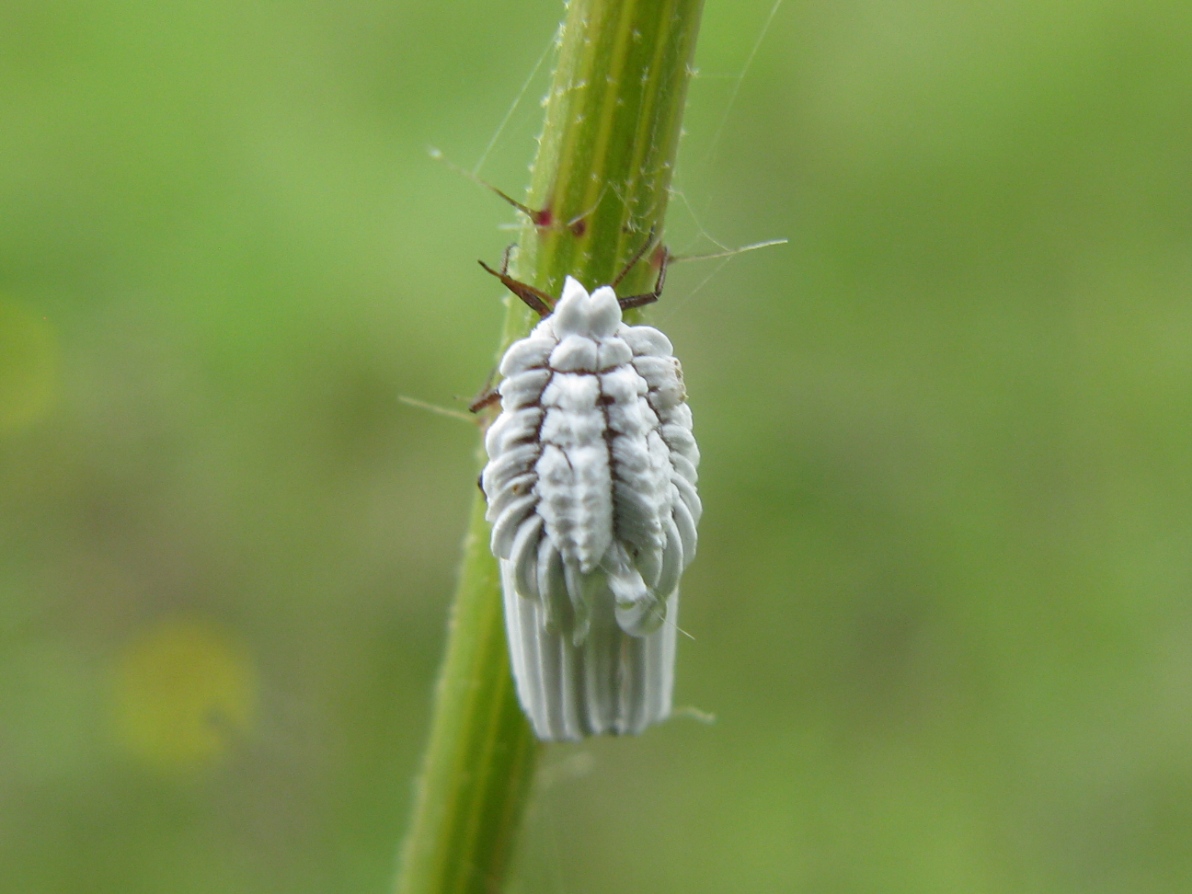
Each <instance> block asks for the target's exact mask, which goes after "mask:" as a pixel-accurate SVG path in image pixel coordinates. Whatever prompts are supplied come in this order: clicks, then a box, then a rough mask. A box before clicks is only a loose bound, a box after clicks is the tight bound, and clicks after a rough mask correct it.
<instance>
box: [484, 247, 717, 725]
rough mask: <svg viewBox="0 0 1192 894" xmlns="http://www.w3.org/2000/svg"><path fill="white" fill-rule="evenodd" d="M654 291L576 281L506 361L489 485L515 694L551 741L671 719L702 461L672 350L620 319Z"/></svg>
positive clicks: (655, 334)
mask: <svg viewBox="0 0 1192 894" xmlns="http://www.w3.org/2000/svg"><path fill="white" fill-rule="evenodd" d="M664 269H665V268H664ZM492 272H494V273H495V271H492ZM497 275H498V276H500V278H501V279H502V281H503V282H505V283H506V285H509V286H510V287H511V288H514V287H515V286H516V287H520V291H519V290H518V289H517V288H515V289H514V290H515V291H516V292H517V293H518V294H519V296H521V297H523V299H525V296H524V295H522V291H533V292H535V294H537V295H538V300H539V302H540V303H541V299H542V298H544V297H547V296H543V295H541V293H536V290H530V289H529V287H528V286H524V284H521V283H517V282H516V281H514V280H511V279H510V278H509V277H506V276H504V275H503V274H497ZM660 289H661V276H660V277H659V285H658V287H657V288H656V289H655V292H654V293H653V294H652V295H650V296H637V297H636V299H635V298H627V299H622V300H621V301H620V302H618V299H617V296H616V294H615V292H614V290H613V288H612V287H611V286H604V287H602V288H598V289H596V290H595V291H594V292H592V293H590V294H589V293H588V291H587V290H586V289H585V288H584V287H583V286H582V285H581V284H580V283H579V282H577V281H576V280H574V279H572V278H571V277H568V278H567V281H566V284H565V285H564V286H563V295H562V297H561V298H560V299H559V301H558V303H557V304H556V305H555V306H554V308H553V311H550V310H549V309H548V308H546V307H545V306H544V307H543V308H542V309H541V310H540V312H542V310H547V311H548V315H545V316H544V319H543V320H542V322H540V323H539V324H538V326H537V327H536V328H535V329H534V331H533V332H531V333H530V335H529V336H528V337H526V338H524V339H522V340H520V341H518V342H515V343H514V344H513V345H512V346H511V347H510V348H509V350H508V351H507V352H506V353H505V356H504V358H503V359H502V361H501V365H500V372H501V375H502V376H503V377H504V380H503V381H502V383H501V386H500V388H499V393H500V397H501V405H502V410H501V414H500V416H499V417H498V418H497V420H496V421H495V422H494V423H493V425H492V426H491V427H490V428H489V430H488V433H487V436H486V438H485V447H486V449H487V451H488V457H489V460H488V464H487V466H485V469H484V473H483V475H482V477H481V484H482V487H483V489H484V492H485V495H486V496H487V498H488V519H489V521H491V522H492V523H493V531H492V549H493V553H494V554H495V555H496V557H497V558H498V559H499V560H500V566H501V582H502V588H503V590H504V600H505V618H506V627H507V631H508V634H509V651H510V656H511V659H512V664H513V674H514V678H515V680H516V683H517V692H518V696H519V699H520V700H521V704H522V707H523V708H524V709H525V711H526V714H527V715H528V716H529V718H530V721H531V723H532V724H533V726H534V731H535V733H536V734H537V736H538V737H539V738H540V739H543V740H547V741H557V740H569V739H578V738H581V737H583V736H589V735H596V734H600V733H613V734H624V733H637V732H640V731H641V730H642V729H644V728H645V727H646V726H647V725H649V724H651V723H655V722H658V721H660V720H663V719H664V718H666V717H667V715H668V714H669V713H670V710H671V690H672V688H673V682H674V659H675V630H676V627H675V617H676V611H677V608H678V583H679V576H680V575H681V574H682V572H683V570H684V569H685V568H686V567H687V565H688V563H690V562H691V560H692V558H693V557H694V555H695V545H696V524H697V523H698V522H699V517H700V512H701V507H700V501H699V497H698V496H697V494H696V490H695V483H696V466H697V465H698V463H699V451H698V449H697V448H696V445H695V440H694V439H693V437H692V434H691V410H690V409H689V408H688V406H687V403H686V392H685V390H684V387H683V376H682V370H681V368H680V366H679V361H678V360H676V359H675V357H674V356H673V354H672V348H671V343H670V341H669V340H668V339H667V337H666V336H665V335H663V334H662V333H661V332H659V331H658V330H657V329H653V328H651V327H649V326H630V325H627V324H625V323H623V322H622V320H621V310H622V307H623V306H633V305H634V304H640V303H645V301H644V300H637V299H645V300H653V299H654V298H656V297H657V294H658V292H659V291H660ZM527 303H529V301H527ZM531 306H533V305H531Z"/></svg>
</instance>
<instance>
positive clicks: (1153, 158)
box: [0, 0, 1192, 894]
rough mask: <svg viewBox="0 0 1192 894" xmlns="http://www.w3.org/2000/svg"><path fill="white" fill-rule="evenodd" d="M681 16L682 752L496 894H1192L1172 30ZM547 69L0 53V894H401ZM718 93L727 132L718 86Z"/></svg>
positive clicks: (249, 38) (548, 784) (142, 32)
mask: <svg viewBox="0 0 1192 894" xmlns="http://www.w3.org/2000/svg"><path fill="white" fill-rule="evenodd" d="M769 10H770V0H742V2H735V3H729V2H725V0H708V5H707V9H706V13H705V20H704V27H703V33H702V37H701V43H700V47H699V52H698V64H699V68H700V76H699V77H698V78H697V79H696V81H695V82H694V83H693V86H692V90H691V95H690V102H689V113H688V119H687V130H688V134H687V136H686V138H685V142H684V144H683V146H682V149H681V152H680V164H679V173H678V179H677V181H676V186H677V188H678V189H679V190H681V191H682V196H683V199H676V201H675V202H674V204H673V205H672V213H671V216H670V223H669V230H668V239H669V241H670V243H671V245H672V247H673V248H674V249H675V250H677V251H679V252H683V251H688V252H691V251H699V250H708V249H710V248H712V247H713V243H712V242H711V241H710V237H715V239H717V240H719V241H721V242H723V243H725V244H730V245H740V244H743V243H747V242H751V241H755V240H761V239H767V238H773V237H780V236H786V237H789V238H790V240H791V243H790V245H789V246H786V247H783V248H774V249H767V250H765V251H762V252H757V253H754V254H749V255H744V256H739V257H737V258H734V259H732V260H731V261H730V262H729V263H727V264H723V265H722V264H721V263H720V262H716V261H706V262H701V263H690V264H683V265H679V266H676V268H675V269H674V271H673V273H672V276H671V278H670V280H669V282H668V284H667V285H668V288H667V294H666V295H665V296H664V299H663V302H662V303H661V304H660V305H659V306H658V307H657V309H656V310H652V311H651V314H650V317H649V319H650V321H651V322H655V323H657V324H658V325H660V326H663V327H664V328H666V329H667V331H668V333H669V334H670V335H671V337H672V340H673V341H674V343H675V345H676V348H677V351H678V352H679V354H680V356H681V357H682V359H683V362H684V367H685V370H686V373H687V378H688V382H689V388H690V393H691V401H692V405H693V408H694V411H695V416H696V425H697V433H698V434H699V436H700V439H701V445H702V448H703V456H704V459H703V465H702V467H701V476H702V480H701V487H702V493H703V496H704V500H705V507H706V512H705V516H704V521H703V524H702V530H701V541H700V556H699V559H698V561H697V562H696V563H695V564H694V565H693V566H692V568H691V569H690V570H689V572H688V574H687V576H686V578H685V583H684V601H683V608H682V614H681V623H682V625H683V627H684V628H685V629H686V630H687V631H689V632H690V633H691V635H692V636H693V637H694V641H690V640H685V641H684V642H683V644H682V646H681V652H680V657H679V677H678V692H677V699H678V701H679V703H680V704H684V705H691V706H693V707H696V708H698V709H700V710H703V711H707V712H711V713H714V714H715V715H716V718H717V719H716V722H715V723H714V724H713V725H703V724H700V723H698V722H696V721H694V720H691V719H686V718H682V717H681V718H678V719H675V720H673V721H672V722H670V723H668V724H666V725H665V726H663V727H661V728H658V729H654V730H651V731H650V732H649V733H648V734H647V735H645V736H643V737H641V738H640V739H634V740H623V741H615V740H601V741H592V742H586V743H583V744H579V745H575V746H566V747H553V748H551V749H549V750H548V751H547V752H546V754H545V757H544V760H543V762H542V768H541V772H540V778H539V781H538V787H537V791H536V794H535V795H534V798H533V802H532V804H531V806H530V813H529V819H528V821H527V825H526V830H525V834H524V837H523V841H522V845H523V846H522V849H521V856H520V859H519V862H518V866H517V869H516V872H515V879H514V883H513V886H512V889H513V890H514V891H520V892H546V894H583V892H608V891H629V892H646V891H684V892H696V891H700V892H704V891H706V892H725V891H791V892H803V891H807V892H823V894H838V892H839V894H846V892H883V894H886V892H915V894H919V892H941V894H943V892H948V894H955V892H977V894H982V892H1013V894H1023V892H1073V894H1097V892H1130V894H1148V892H1185V891H1188V890H1192V599H1190V596H1192V428H1190V422H1189V419H1190V414H1192V6H1189V5H1188V4H1187V3H1177V2H1162V0H1155V2H1142V3H1138V2H1135V3H1131V2H1126V0H1116V2H1115V0H1101V2H1096V0H1077V2H1073V0H1042V2H1039V0H1034V2H1021V0H1010V2H1002V3H978V2H972V0H970V2H962V3H942V2H926V3H898V2H895V3H879V2H872V0H869V2H843V3H841V2H818V3H816V2H799V0H788V2H787V3H786V4H785V5H784V6H783V7H782V8H781V9H780V10H779V12H778V14H777V16H776V17H775V18H774V21H773V25H772V27H771V28H770V30H769V32H768V33H767V34H766V36H765V39H764V40H763V41H762V42H761V45H760V49H759V50H758V52H757V55H756V57H755V58H754V60H753V64H752V65H751V66H750V67H749V68H748V71H747V72H744V69H745V64H746V60H747V59H748V58H749V57H750V53H751V50H752V48H753V47H754V44H755V42H757V40H758V38H759V36H761V33H762V29H763V25H764V23H765V21H766V17H767V15H768V13H769ZM561 14H562V9H561V4H559V3H558V2H557V0H532V2H527V3H523V4H517V5H511V6H509V7H501V8H498V7H496V6H492V5H490V4H480V3H459V2H444V3H381V2H352V0H346V2H327V0H324V2H288V3H276V2H274V3H268V2H251V0H250V2H236V3H232V2H226V0H215V2H205V3H196V2H183V3H173V4H162V3H151V2H147V0H104V2H100V0H92V2H85V0H63V2H53V3H45V2H34V0H6V2H5V3H3V5H0V891H2V892H4V894H9V892H12V894H59V892H62V894H76V892H77V894H84V892H86V894H90V892H109V891H110V892H117V891H119V892H122V894H136V892H162V891H168V892H171V894H188V892H203V894H207V892H232V894H238V892H245V894H248V892H286V894H301V892H312V894H313V892H320V894H322V892H329V891H335V892H361V894H364V892H370V894H373V892H384V891H386V890H387V887H388V885H389V882H390V878H391V875H392V869H393V865H394V862H395V854H396V850H397V844H398V841H399V839H400V836H401V834H402V832H403V830H404V826H405V820H406V813H407V809H408V807H409V802H410V797H411V791H412V779H413V775H414V773H415V770H416V767H417V762H418V757H419V754H420V750H421V748H422V745H423V743H424V739H425V736H426V733H427V725H428V719H429V710H430V698H431V687H432V682H433V678H434V673H435V670H436V667H437V664H438V661H439V656H440V652H441V649H442V646H443V638H444V630H445V620H446V610H447V606H448V600H449V597H450V593H451V590H452V586H453V574H454V568H455V564H456V560H457V557H458V553H459V541H460V538H461V536H462V532H463V529H464V525H465V519H466V514H467V507H468V505H469V501H470V500H471V499H472V498H473V495H474V493H475V488H476V485H475V473H476V460H475V450H476V446H477V435H476V432H475V431H474V430H473V429H471V428H469V427H468V425H466V424H463V423H460V422H457V421H454V420H452V419H446V418H442V417H439V416H434V415H431V414H429V413H427V412H424V411H421V410H417V409H414V408H411V407H409V406H407V405H404V404H402V403H400V402H399V400H398V396H399V395H405V396H409V397H413V398H417V399H421V400H425V401H429V402H432V403H436V404H441V405H446V406H454V407H456V408H459V407H460V406H461V402H460V401H459V400H458V399H457V398H458V397H459V396H464V397H467V396H471V395H472V394H474V393H475V392H476V391H477V390H478V389H479V387H480V386H481V384H482V383H483V381H484V379H485V376H486V375H487V374H488V372H489V370H490V368H491V366H492V363H493V351H494V348H495V345H496V339H497V332H498V328H499V325H500V319H501V316H502V307H501V302H500V300H499V295H500V291H499V289H494V287H493V283H492V282H491V280H490V278H488V277H486V276H485V275H484V274H483V273H482V272H481V271H480V270H479V269H478V268H477V266H476V263H475V261H476V259H477V258H481V257H482V258H486V259H488V260H490V261H494V260H495V259H497V258H499V256H500V252H501V250H502V248H503V247H504V245H505V243H506V242H507V241H509V240H510V239H511V238H512V237H511V234H510V233H509V232H508V231H504V230H502V229H500V226H499V225H501V224H507V223H509V222H511V221H512V220H513V216H512V214H511V213H510V211H509V209H508V208H507V207H505V206H503V205H502V204H501V203H500V201H499V200H497V199H495V198H494V197H493V196H491V195H490V194H488V193H486V192H484V191H483V190H480V189H478V188H477V187H476V186H475V185H474V184H471V183H469V182H467V181H466V180H464V179H463V178H460V177H458V176H456V175H455V174H453V173H451V172H450V171H449V170H448V169H447V168H445V167H443V166H441V165H436V164H435V163H433V162H431V161H430V160H428V157H427V152H426V148H427V146H428V145H432V144H433V145H435V146H438V147H440V148H442V149H443V151H444V152H445V153H446V154H447V155H448V156H449V157H451V158H453V159H454V160H456V161H457V162H459V163H460V164H461V165H464V166H466V167H471V166H472V165H473V164H475V163H476V162H477V161H478V160H479V159H481V158H482V157H484V164H483V165H482V167H481V170H480V173H481V174H482V175H483V176H485V177H487V178H488V179H490V180H491V181H493V182H494V183H496V184H497V185H499V186H501V187H503V188H505V189H507V190H508V191H510V192H513V193H515V194H519V193H520V190H521V188H522V186H523V184H524V183H525V181H526V174H525V165H526V164H527V163H528V162H529V161H530V159H531V157H532V154H533V136H534V134H535V133H536V132H537V129H538V127H539V123H540V115H541V111H540V109H539V108H538V104H537V99H538V97H539V96H541V94H542V92H543V90H544V89H545V84H546V74H547V68H548V67H549V66H543V68H542V69H541V71H540V72H539V73H538V75H537V77H536V78H535V79H533V80H532V82H531V85H530V88H529V90H528V92H527V96H526V100H525V101H524V102H523V103H522V104H521V105H520V106H519V107H518V108H517V110H516V111H515V112H514V114H513V116H512V118H511V122H510V125H509V127H507V128H506V129H505V130H504V131H503V132H502V133H501V134H500V136H499V138H498V139H497V140H496V142H495V144H494V147H493V149H492V151H491V152H489V153H487V155H486V154H485V152H486V148H485V147H486V146H487V145H488V144H489V141H490V139H491V138H492V137H493V135H494V133H495V132H496V131H497V126H498V124H499V123H500V121H501V119H502V117H503V116H504V114H505V111H506V109H507V108H508V107H509V104H510V102H511V101H512V100H513V99H514V97H515V96H516V95H517V93H518V90H519V88H520V86H521V85H522V83H523V81H524V80H525V79H526V77H527V76H528V75H529V73H530V72H531V70H532V69H533V67H534V61H535V60H536V59H537V58H538V57H539V55H540V54H541V53H542V52H543V51H544V50H545V49H546V47H547V46H548V44H549V42H550V39H551V36H552V33H553V31H554V27H555V25H556V23H557V21H558V19H559V18H560V16H561ZM743 73H744V77H743V78H742V77H741V75H742V74H743Z"/></svg>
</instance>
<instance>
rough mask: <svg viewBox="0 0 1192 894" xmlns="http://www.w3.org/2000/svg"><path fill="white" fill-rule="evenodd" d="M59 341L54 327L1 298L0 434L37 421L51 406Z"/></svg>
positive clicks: (55, 383)
mask: <svg viewBox="0 0 1192 894" xmlns="http://www.w3.org/2000/svg"><path fill="white" fill-rule="evenodd" d="M57 383H58V340H57V338H56V337H55V334H54V328H53V326H51V325H50V324H49V322H47V321H46V320H44V319H42V318H41V317H39V316H37V315H35V314H33V313H31V312H30V311H28V310H27V309H25V308H24V307H22V306H21V305H19V304H15V303H13V302H12V301H6V300H4V299H2V298H0V434H5V433H7V432H12V431H18V430H19V429H22V428H25V427H27V426H29V425H32V424H33V423H34V422H37V421H38V420H40V419H41V418H42V417H43V416H45V414H46V413H47V412H49V410H50V408H51V407H52V406H53V404H54V397H55V391H56V390H57Z"/></svg>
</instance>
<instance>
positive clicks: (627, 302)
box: [617, 247, 670, 310]
mask: <svg viewBox="0 0 1192 894" xmlns="http://www.w3.org/2000/svg"><path fill="white" fill-rule="evenodd" d="M639 257H640V255H639ZM669 262H670V253H669V252H668V251H667V250H666V248H665V247H664V248H663V249H662V263H661V264H659V265H658V279H657V280H656V281H655V282H654V290H653V291H652V292H646V293H645V294H642V295H626V296H625V297H624V298H618V299H617V304H619V305H621V310H629V309H630V308H632V307H643V306H645V305H647V304H653V303H654V302H655V301H657V300H658V299H659V298H661V297H662V287H663V285H664V284H665V283H666V267H667V264H668V263H669ZM635 263H636V259H635ZM618 279H620V277H618Z"/></svg>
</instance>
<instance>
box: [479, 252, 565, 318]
mask: <svg viewBox="0 0 1192 894" xmlns="http://www.w3.org/2000/svg"><path fill="white" fill-rule="evenodd" d="M508 262H509V252H508V250H506V252H505V263H506V264H507V263H508ZM480 266H481V267H483V268H484V269H485V270H487V271H488V272H489V273H491V274H492V275H493V276H495V277H496V278H497V279H499V280H500V281H501V282H502V283H503V284H504V286H505V288H507V289H508V290H509V291H510V292H512V293H513V294H514V295H516V296H517V297H518V298H520V299H521V300H522V301H524V302H525V303H526V305H527V306H528V307H529V308H530V310H532V311H534V313H536V314H538V316H540V317H545V316H549V315H550V312H551V305H552V304H554V303H555V299H554V298H552V297H551V296H550V295H548V294H546V292H544V291H542V290H541V289H536V288H534V287H533V286H532V285H530V284H529V283H524V282H518V281H517V280H516V279H514V278H513V277H512V276H510V275H509V274H508V273H505V272H504V270H501V271H497V270H493V268H492V267H490V266H488V264H486V263H484V261H480Z"/></svg>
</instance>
